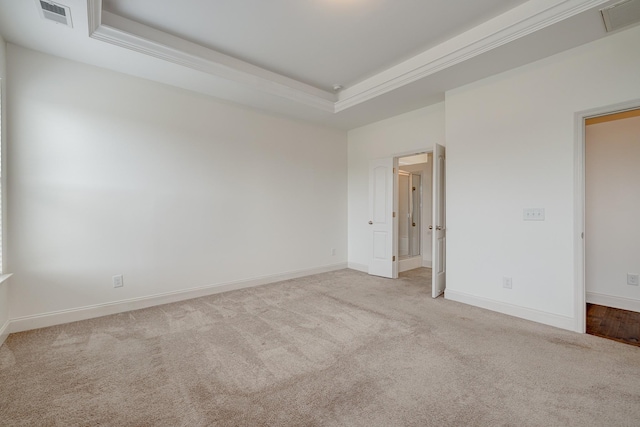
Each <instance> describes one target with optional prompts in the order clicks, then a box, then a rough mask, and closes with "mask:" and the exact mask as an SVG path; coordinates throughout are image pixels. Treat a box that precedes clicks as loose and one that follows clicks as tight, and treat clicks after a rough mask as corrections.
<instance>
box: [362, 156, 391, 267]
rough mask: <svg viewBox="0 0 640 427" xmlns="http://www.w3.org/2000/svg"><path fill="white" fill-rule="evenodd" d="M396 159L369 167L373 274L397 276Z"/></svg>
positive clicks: (376, 162) (379, 160) (372, 164)
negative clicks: (395, 231)
mask: <svg viewBox="0 0 640 427" xmlns="http://www.w3.org/2000/svg"><path fill="white" fill-rule="evenodd" d="M393 168H394V159H393V158H387V159H377V160H372V161H371V163H370V165H369V215H370V216H369V218H370V220H369V227H370V229H371V236H372V238H371V243H372V247H371V257H370V261H369V274H372V275H375V276H382V277H388V278H394V277H397V268H395V266H396V265H397V264H396V263H395V262H394V260H393V256H394V250H395V245H394V243H393V241H394V238H393V237H394V218H393V193H394V192H393V188H394V173H393Z"/></svg>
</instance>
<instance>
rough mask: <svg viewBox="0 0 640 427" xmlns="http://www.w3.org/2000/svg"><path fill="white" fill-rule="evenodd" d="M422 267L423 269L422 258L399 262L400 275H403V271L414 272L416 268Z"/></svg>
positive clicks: (406, 259)
mask: <svg viewBox="0 0 640 427" xmlns="http://www.w3.org/2000/svg"><path fill="white" fill-rule="evenodd" d="M420 267H422V258H421V257H419V256H417V257H411V258H405V259H401V260H398V272H399V273H402V272H403V271H409V270H413V269H414V268H420Z"/></svg>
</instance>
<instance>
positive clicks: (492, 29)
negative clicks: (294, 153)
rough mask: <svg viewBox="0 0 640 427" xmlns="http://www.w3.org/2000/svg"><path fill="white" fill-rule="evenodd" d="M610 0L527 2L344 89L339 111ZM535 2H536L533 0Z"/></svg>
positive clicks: (340, 97)
mask: <svg viewBox="0 0 640 427" xmlns="http://www.w3.org/2000/svg"><path fill="white" fill-rule="evenodd" d="M608 1H609V0H563V1H560V2H559V1H558V0H546V1H538V2H527V3H525V4H523V5H521V6H518V7H516V8H514V9H512V10H510V11H508V12H506V13H504V14H502V15H500V16H498V17H496V18H493V19H491V20H489V21H487V22H485V23H483V24H481V25H478V26H477V27H474V28H472V29H471V30H469V31H467V32H465V33H463V34H460V35H459V36H456V37H454V38H452V39H450V40H447V41H446V42H444V43H442V44H440V45H438V46H435V47H433V48H431V49H429V50H427V51H425V52H423V53H421V54H418V55H416V56H414V57H413V58H410V59H408V60H406V61H404V62H402V63H400V64H398V65H396V66H393V67H391V68H389V69H387V70H385V71H382V72H381V73H378V74H376V75H374V76H372V77H370V78H368V79H366V80H364V81H362V82H360V83H357V84H355V85H353V86H351V87H348V88H346V89H344V90H343V91H342V92H340V94H339V100H338V101H337V102H336V108H335V111H336V113H338V112H340V111H344V110H346V109H348V108H351V107H353V106H355V105H358V104H360V103H363V102H366V101H369V100H371V99H373V98H376V97H378V96H380V95H383V94H385V93H387V92H390V91H392V90H395V89H398V88H400V87H402V86H405V85H407V84H410V83H413V82H415V81H417V80H420V79H423V78H425V77H428V76H430V75H432V74H435V73H437V72H439V71H442V70H445V69H447V68H449V67H451V66H454V65H456V64H459V63H461V62H464V61H466V60H468V59H471V58H473V57H476V56H478V55H481V54H483V53H485V52H488V51H490V50H492V49H495V48H497V47H500V46H502V45H505V44H507V43H509V42H511V41H514V40H517V39H519V38H521V37H524V36H527V35H529V34H532V33H534V32H536V31H538V30H541V29H543V28H546V27H548V26H550V25H553V24H555V23H558V22H560V21H563V20H565V19H568V18H570V17H572V16H575V15H577V14H579V13H582V12H585V11H587V10H589V9H592V8H594V7H597V6H599V5H602V4H604V3H607V2H608ZM532 3H535V4H532Z"/></svg>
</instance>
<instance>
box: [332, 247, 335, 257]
mask: <svg viewBox="0 0 640 427" xmlns="http://www.w3.org/2000/svg"><path fill="white" fill-rule="evenodd" d="M331 256H336V248H331Z"/></svg>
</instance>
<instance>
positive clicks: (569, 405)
mask: <svg viewBox="0 0 640 427" xmlns="http://www.w3.org/2000/svg"><path fill="white" fill-rule="evenodd" d="M429 274H430V271H429V270H427V269H419V270H414V271H413V272H408V273H406V274H404V275H403V276H402V277H401V279H399V280H387V279H381V278H375V277H370V276H368V275H366V274H363V273H359V272H356V271H352V270H342V271H337V272H333V273H326V274H321V275H316V276H311V277H307V278H303V279H297V280H291V281H286V282H281V283H276V284H272V285H267V286H262V287H257V288H252V289H245V290H240V291H234V292H228V293H224V294H218V295H213V296H209V297H203V298H198V299H194V300H189V301H185V302H180V303H174V304H169V305H164V306H158V307H154V308H150V309H145V310H139V311H134V312H130V313H124V314H119V315H114V316H108V317H103V318H99V319H93V320H88V321H83V322H76V323H71V324H66V325H61V326H56V327H51V328H46V329H40V330H35V331H30V332H23V333H19V334H13V335H11V336H10V337H9V338H8V339H7V341H6V342H5V344H4V345H3V346H2V347H1V348H0V425H2V426H20V425H37V426H46V425H59V426H74V425H83V426H93V425H114V426H210V425H221V426H227V425H229V426H241V425H242V426H267V425H270V426H276V425H277V426H289V425H291V426H294V425H295V426H638V425H640V348H637V347H632V346H627V345H624V344H620V343H617V342H614V341H609V340H605V339H602V338H598V337H594V336H589V335H580V334H575V333H571V332H566V331H562V330H558V329H555V328H551V327H546V326H543V325H539V324H535V323H531V322H527V321H523V320H519V319H515V318H512V317H508V316H503V315H500V314H497V313H493V312H489V311H485V310H481V309H478V308H474V307H470V306H465V305H463V304H457V303H454V302H451V301H446V300H444V299H442V298H439V299H437V300H432V299H431V298H430V286H429V285H428V277H429Z"/></svg>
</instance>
